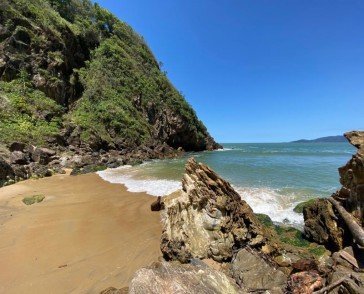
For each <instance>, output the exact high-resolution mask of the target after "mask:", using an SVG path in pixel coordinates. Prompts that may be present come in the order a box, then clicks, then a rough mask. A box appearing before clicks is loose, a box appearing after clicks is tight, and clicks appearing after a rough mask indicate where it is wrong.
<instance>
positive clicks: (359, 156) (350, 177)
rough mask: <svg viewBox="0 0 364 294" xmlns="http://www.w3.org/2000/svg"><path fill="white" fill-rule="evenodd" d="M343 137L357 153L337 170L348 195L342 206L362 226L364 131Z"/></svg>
mask: <svg viewBox="0 0 364 294" xmlns="http://www.w3.org/2000/svg"><path fill="white" fill-rule="evenodd" d="M345 137H346V138H347V139H348V141H349V142H350V144H352V145H353V146H355V147H356V148H358V151H357V153H356V154H355V155H353V157H352V158H351V159H350V160H349V161H348V163H347V164H346V165H345V166H343V167H341V168H339V174H340V182H341V184H342V185H343V188H345V189H346V190H347V194H349V196H348V197H347V199H346V201H345V203H344V205H345V207H346V209H347V210H348V211H349V212H351V213H352V214H353V215H354V216H355V217H357V219H358V220H361V222H362V225H364V131H354V132H349V133H345Z"/></svg>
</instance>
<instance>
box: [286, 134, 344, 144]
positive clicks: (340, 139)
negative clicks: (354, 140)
mask: <svg viewBox="0 0 364 294" xmlns="http://www.w3.org/2000/svg"><path fill="white" fill-rule="evenodd" d="M341 142H347V139H346V138H345V137H344V136H343V135H338V136H328V137H321V138H317V139H313V140H307V139H301V140H297V141H292V142H291V143H341Z"/></svg>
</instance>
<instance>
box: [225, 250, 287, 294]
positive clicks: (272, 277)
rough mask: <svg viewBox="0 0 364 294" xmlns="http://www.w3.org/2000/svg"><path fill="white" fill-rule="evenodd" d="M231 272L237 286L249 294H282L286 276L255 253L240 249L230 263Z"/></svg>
mask: <svg viewBox="0 0 364 294" xmlns="http://www.w3.org/2000/svg"><path fill="white" fill-rule="evenodd" d="M231 272H232V276H233V277H234V279H235V280H236V281H237V283H238V285H240V286H242V287H245V288H247V289H248V290H249V291H251V292H258V291H262V290H263V289H264V290H265V291H269V293H283V292H284V289H285V287H286V281H287V276H286V275H285V274H284V273H283V272H281V271H280V270H278V269H276V268H275V267H273V266H272V265H270V264H269V262H267V261H266V260H264V259H263V256H260V255H259V254H258V253H257V252H255V251H253V250H249V249H248V248H244V249H241V250H240V251H239V252H238V253H237V255H236V257H235V258H234V260H233V261H232V266H231Z"/></svg>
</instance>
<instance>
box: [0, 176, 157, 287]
mask: <svg viewBox="0 0 364 294" xmlns="http://www.w3.org/2000/svg"><path fill="white" fill-rule="evenodd" d="M36 194H43V195H45V199H44V201H43V202H41V203H36V204H33V205H30V206H27V205H25V204H23V202H22V199H23V198H24V197H25V196H31V195H36ZM154 200H155V198H153V197H151V196H148V195H146V194H144V193H130V192H127V191H126V189H125V187H123V186H122V185H117V184H110V183H108V182H105V181H104V180H102V179H101V178H100V177H99V176H98V175H96V174H88V175H80V176H75V177H74V176H68V175H56V176H53V177H51V178H46V179H40V180H28V181H24V182H20V183H17V184H15V185H11V186H8V187H4V188H1V189H0V262H1V264H0V293H17V294H18V293H99V292H100V290H103V289H105V288H107V287H109V286H113V287H116V288H121V287H124V286H127V285H128V283H129V281H130V279H131V277H132V275H133V274H134V272H135V271H136V270H137V269H138V268H140V267H142V266H145V265H148V264H150V263H151V262H152V261H156V260H158V257H159V256H160V250H159V244H160V235H161V224H160V216H159V213H158V212H151V211H150V204H151V203H152V202H153V201H154Z"/></svg>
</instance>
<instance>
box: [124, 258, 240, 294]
mask: <svg viewBox="0 0 364 294" xmlns="http://www.w3.org/2000/svg"><path fill="white" fill-rule="evenodd" d="M129 293H130V294H155V293H180V294H191V293H216V294H225V293H229V294H234V293H246V292H245V291H243V290H242V289H239V288H238V286H237V285H236V284H235V282H234V281H233V280H232V279H231V278H229V277H227V276H226V275H225V274H224V273H222V272H220V271H217V270H214V269H212V268H210V267H208V266H207V265H206V264H204V263H203V262H201V261H199V260H195V261H194V262H193V263H192V264H179V263H173V262H156V263H154V264H152V265H151V266H149V267H146V268H142V269H140V270H138V271H137V272H136V273H135V276H134V278H133V279H132V281H131V283H130V285H129Z"/></svg>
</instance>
